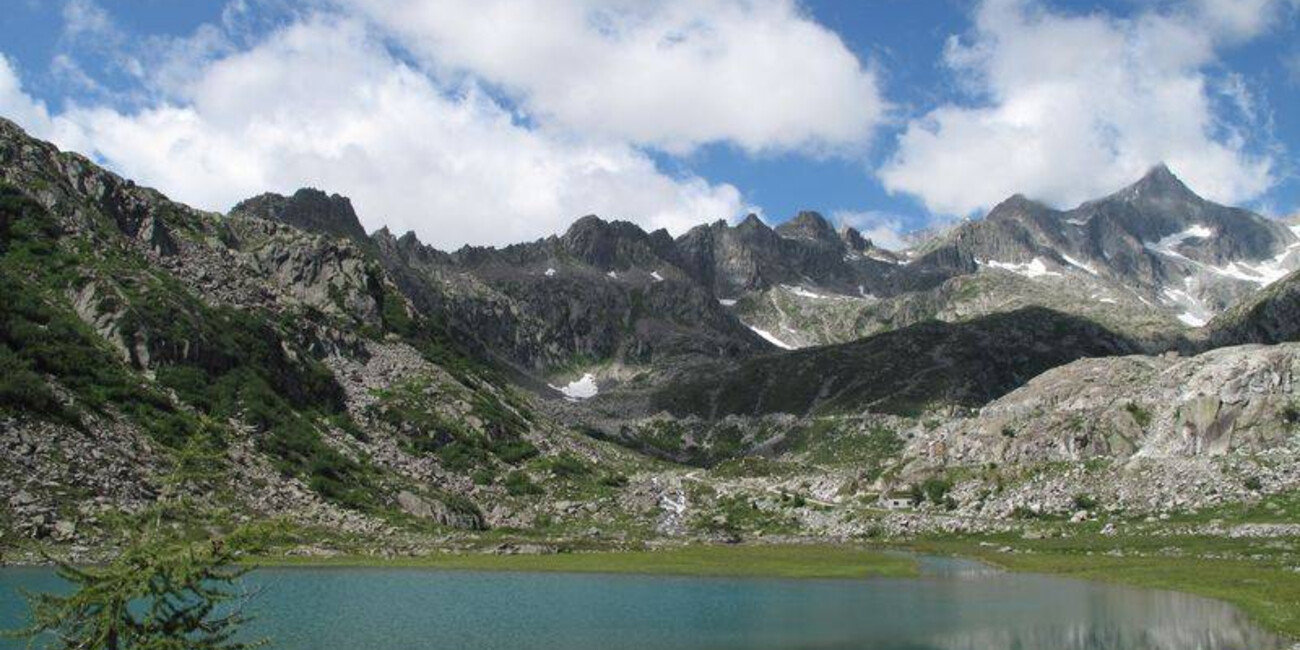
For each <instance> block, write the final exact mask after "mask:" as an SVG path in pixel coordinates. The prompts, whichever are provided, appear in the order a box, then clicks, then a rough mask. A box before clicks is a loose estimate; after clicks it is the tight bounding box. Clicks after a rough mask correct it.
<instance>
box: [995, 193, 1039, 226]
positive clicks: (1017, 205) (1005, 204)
mask: <svg viewBox="0 0 1300 650" xmlns="http://www.w3.org/2000/svg"><path fill="white" fill-rule="evenodd" d="M1046 209H1048V208H1047V206H1045V205H1043V204H1042V203H1039V202H1038V201H1035V200H1033V199H1031V198H1029V197H1027V196H1025V195H1024V194H1019V193H1017V194H1013V195H1011V196H1010V197H1009V198H1007V199H1005V200H1003V201H1002V202H1001V203H999V204H997V205H995V206H993V209H992V210H990V211H989V214H988V216H987V217H985V219H986V220H987V221H997V220H999V219H1015V218H1018V217H1023V216H1026V215H1029V214H1034V213H1037V212H1040V211H1043V210H1046Z"/></svg>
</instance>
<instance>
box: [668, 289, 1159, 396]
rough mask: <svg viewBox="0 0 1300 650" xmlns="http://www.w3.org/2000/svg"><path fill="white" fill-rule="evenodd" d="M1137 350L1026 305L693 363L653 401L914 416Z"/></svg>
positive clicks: (1069, 319)
mask: <svg viewBox="0 0 1300 650" xmlns="http://www.w3.org/2000/svg"><path fill="white" fill-rule="evenodd" d="M1135 349H1136V346H1135V345H1134V344H1133V343H1132V342H1130V341H1128V340H1127V339H1125V338H1124V337H1122V336H1120V335H1117V334H1115V333H1113V332H1110V331H1108V330H1106V329H1105V328H1102V327H1100V326H1098V325H1096V324H1094V323H1091V322H1089V321H1086V320H1083V319H1079V318H1076V317H1072V316H1068V315H1065V314H1060V313H1057V312H1053V311H1050V310H1046V309H1041V308H1025V309H1021V310H1017V311H1014V312H1010V313H1005V314H995V315H992V316H985V317H981V318H977V319H973V320H970V321H965V322H961V323H943V322H939V321H930V322H925V323H920V324H917V325H911V326H908V327H906V328H902V329H899V330H896V331H892V332H887V333H884V334H878V335H875V336H872V337H869V338H866V339H862V340H860V341H854V342H852V343H845V344H840V345H829V346H825V347H818V348H809V349H805V350H797V351H792V352H783V353H777V354H769V355H763V356H759V357H754V358H752V359H748V360H744V361H741V362H738V363H733V364H715V365H712V366H707V367H703V368H696V369H692V371H691V372H690V375H689V377H687V378H685V379H683V380H681V381H680V382H678V383H675V384H673V385H670V386H668V387H665V388H663V389H660V390H658V391H657V392H655V394H654V395H653V397H652V398H651V403H652V406H653V407H654V408H656V409H664V410H667V411H669V412H671V413H673V414H675V415H678V416H684V415H696V416H700V417H706V418H717V417H721V416H724V415H731V414H737V415H759V414H765V413H790V414H794V415H805V414H812V413H835V412H860V411H865V410H870V411H873V412H884V413H896V414H905V415H915V414H919V413H921V412H923V411H925V410H927V409H931V408H942V407H945V406H965V407H975V406H980V405H982V404H984V403H986V402H988V401H990V400H992V399H994V398H996V397H999V396H1001V395H1003V394H1005V393H1007V392H1009V391H1010V390H1012V389H1014V388H1016V387H1018V386H1020V385H1022V384H1024V383H1025V382H1027V381H1029V379H1031V378H1032V377H1034V376H1035V375H1037V374H1038V373H1040V372H1042V371H1044V370H1047V369H1048V368H1052V367H1055V366H1057V365H1060V364H1063V363H1067V362H1069V361H1073V360H1075V359H1078V358H1081V357H1090V356H1108V355H1114V354H1124V353H1129V352H1133V351H1135Z"/></svg>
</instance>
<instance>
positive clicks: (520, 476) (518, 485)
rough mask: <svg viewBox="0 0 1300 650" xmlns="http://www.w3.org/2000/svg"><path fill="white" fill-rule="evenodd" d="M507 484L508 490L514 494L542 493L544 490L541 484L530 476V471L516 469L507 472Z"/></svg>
mask: <svg viewBox="0 0 1300 650" xmlns="http://www.w3.org/2000/svg"><path fill="white" fill-rule="evenodd" d="M505 486H506V492H507V493H508V494H510V495H513V496H524V495H529V494H541V493H542V492H543V490H542V488H541V486H540V485H537V484H536V483H534V482H533V480H532V479H531V478H529V477H528V473H527V472H524V471H523V470H515V471H513V472H510V473H509V474H506V480H505Z"/></svg>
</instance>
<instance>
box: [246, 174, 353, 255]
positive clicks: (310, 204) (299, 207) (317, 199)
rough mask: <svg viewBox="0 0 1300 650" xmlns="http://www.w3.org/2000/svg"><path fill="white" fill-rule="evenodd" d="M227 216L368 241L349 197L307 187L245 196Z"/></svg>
mask: <svg viewBox="0 0 1300 650" xmlns="http://www.w3.org/2000/svg"><path fill="white" fill-rule="evenodd" d="M230 216H232V217H241V216H242V217H256V218H259V219H268V220H271V221H279V222H280V223H284V224H288V225H290V226H293V227H295V228H301V229H303V230H306V231H308V232H313V233H317V234H322V235H329V236H333V237H345V238H347V239H351V240H353V241H355V242H359V243H362V242H368V241H369V237H367V236H366V230H365V228H362V227H361V221H360V220H359V219H357V213H356V211H355V210H353V209H352V201H351V200H349V199H348V198H347V197H346V196H341V195H339V194H326V193H325V192H322V191H320V190H318V189H315V188H310V187H304V188H302V189H300V190H298V191H297V192H294V194H293V196H288V197H287V196H284V195H281V194H275V193H271V192H268V193H266V194H262V195H260V196H255V197H253V198H251V199H246V200H244V201H241V202H239V204H238V205H236V206H235V207H234V208H232V209H231V210H230Z"/></svg>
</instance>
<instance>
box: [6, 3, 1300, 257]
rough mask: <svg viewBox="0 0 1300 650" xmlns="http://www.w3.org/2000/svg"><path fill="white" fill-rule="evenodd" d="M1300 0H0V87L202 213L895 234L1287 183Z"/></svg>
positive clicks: (1290, 193) (515, 233) (488, 231)
mask: <svg viewBox="0 0 1300 650" xmlns="http://www.w3.org/2000/svg"><path fill="white" fill-rule="evenodd" d="M1297 106H1300V0H1108V1H1103V2H1067V1H1065V0H803V1H801V0H553V1H548V2H537V1H536V0H298V1H290V0H186V1H185V2H177V1H175V0H9V2H8V3H7V5H6V10H5V11H4V12H0V115H2V116H4V117H6V118H9V119H11V120H14V121H15V122H17V123H18V124H20V125H21V126H22V127H24V128H25V129H27V130H28V132H29V133H31V134H32V135H35V136H37V137H40V138H43V139H47V140H51V141H53V142H55V143H56V144H58V145H59V146H60V147H62V148H64V149H70V150H75V151H79V152H81V153H84V154H86V155H88V156H90V157H91V158H92V159H94V160H96V161H97V162H100V163H101V164H104V165H105V166H107V167H109V168H110V169H112V170H114V171H115V172H117V173H119V174H121V175H123V176H126V177H128V178H132V179H134V180H136V181H138V182H140V183H142V184H146V185H152V186H154V187H157V188H158V189H160V190H162V191H163V192H165V193H167V194H168V195H169V196H171V197H172V198H173V199H176V200H179V201H182V202H185V203H188V204H190V205H194V206H196V207H200V208H204V209H209V210H214V211H220V212H225V211H228V210H229V209H230V207H232V206H233V205H234V204H235V203H237V202H238V201H239V200H241V199H243V198H247V197H249V196H253V195H256V194H260V193H262V192H266V191H274V192H281V193H286V194H287V193H291V192H293V191H294V190H295V189H297V188H298V187H303V186H310V187H317V188H320V189H323V190H326V191H329V192H337V193H340V194H344V195H346V196H349V197H350V198H351V199H352V201H353V204H354V206H356V208H357V211H358V214H359V216H360V218H361V220H362V223H363V225H365V226H366V227H367V229H369V230H374V229H377V228H379V227H381V226H388V227H389V228H390V229H391V230H393V231H394V232H397V233H403V232H406V231H408V230H413V231H415V232H416V233H417V235H418V236H419V237H420V239H421V240H422V241H424V242H426V243H430V244H433V245H435V246H438V247H439V248H443V249H454V248H458V247H460V246H462V245H465V244H474V245H500V244H507V243H513V242H518V241H526V240H532V239H536V238H539V237H544V236H548V235H550V234H554V233H559V232H563V231H564V229H565V228H567V226H568V224H570V223H571V222H572V221H573V220H574V219H576V218H577V217H580V216H582V215H585V214H598V215H600V216H602V217H606V218H610V219H625V220H629V221H633V222H636V223H638V224H640V225H642V226H643V227H645V228H647V229H654V228H661V227H662V228H667V229H668V230H669V231H670V232H672V233H673V234H681V233H682V232H685V231H686V230H687V229H689V228H690V227H691V226H693V225H696V224H699V223H704V222H711V221H716V220H718V219H724V220H728V221H733V222H734V221H737V220H739V219H740V218H743V216H744V215H745V214H747V213H749V212H755V213H757V214H759V215H760V216H761V217H762V218H763V219H764V220H765V221H767V222H768V223H770V224H774V225H775V224H777V223H780V222H782V221H784V220H786V219H789V218H790V217H792V216H793V215H794V214H796V213H797V212H798V211H800V210H817V211H819V212H821V213H822V214H824V215H826V216H827V217H828V218H830V219H831V220H832V221H833V222H835V223H836V224H837V225H838V224H846V225H853V226H856V227H858V228H859V229H861V230H862V231H863V232H864V233H865V234H867V235H868V236H869V237H872V238H873V239H874V240H875V241H876V242H877V243H878V244H881V245H884V246H887V247H898V246H900V245H901V241H902V238H901V234H902V233H905V232H907V231H911V230H916V229H922V228H929V227H936V226H942V225H943V224H947V223H951V222H953V221H954V220H958V219H963V218H979V217H980V216H981V215H982V214H984V213H985V212H986V211H987V210H988V209H990V208H991V207H993V206H994V205H996V204H997V203H998V202H1000V201H1001V200H1003V199H1005V198H1007V197H1009V196H1011V195H1013V194H1016V193H1021V194H1024V195H1026V196H1029V197H1030V198H1034V199H1037V200H1040V201H1043V202H1045V203H1048V204H1050V205H1053V206H1056V207H1061V208H1068V207H1073V206H1074V205H1077V204H1078V203H1080V202H1082V201H1085V200H1088V199H1091V198H1096V197H1099V196H1103V195H1105V194H1107V193H1110V192H1112V191H1115V190H1117V189H1119V188H1120V187H1122V186H1124V185H1126V184H1128V183H1130V182H1132V181H1134V180H1136V179H1137V178H1139V177H1140V176H1141V175H1142V174H1143V173H1145V171H1146V170H1148V169H1149V168H1150V167H1152V166H1154V165H1155V164H1157V163H1160V162H1165V163H1167V164H1168V165H1169V167H1170V168H1171V169H1172V170H1173V171H1174V173H1176V174H1177V175H1178V176H1179V177H1180V178H1182V179H1183V180H1184V181H1185V182H1186V183H1187V184H1188V185H1189V186H1191V187H1192V189H1193V190H1195V191H1197V192H1198V193H1199V194H1201V195H1202V196H1205V197H1206V198H1209V199H1211V200H1215V201H1218V202H1221V203H1227V204H1233V205H1241V206H1244V207H1247V208H1250V209H1253V210H1256V211H1258V212H1260V213H1263V214H1265V215H1268V216H1278V217H1281V216H1286V215H1290V214H1294V213H1296V212H1300V169H1298V168H1297V165H1296V164H1295V162H1294V160H1295V158H1294V154H1295V152H1297V151H1300V110H1296V109H1295V107H1297Z"/></svg>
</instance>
